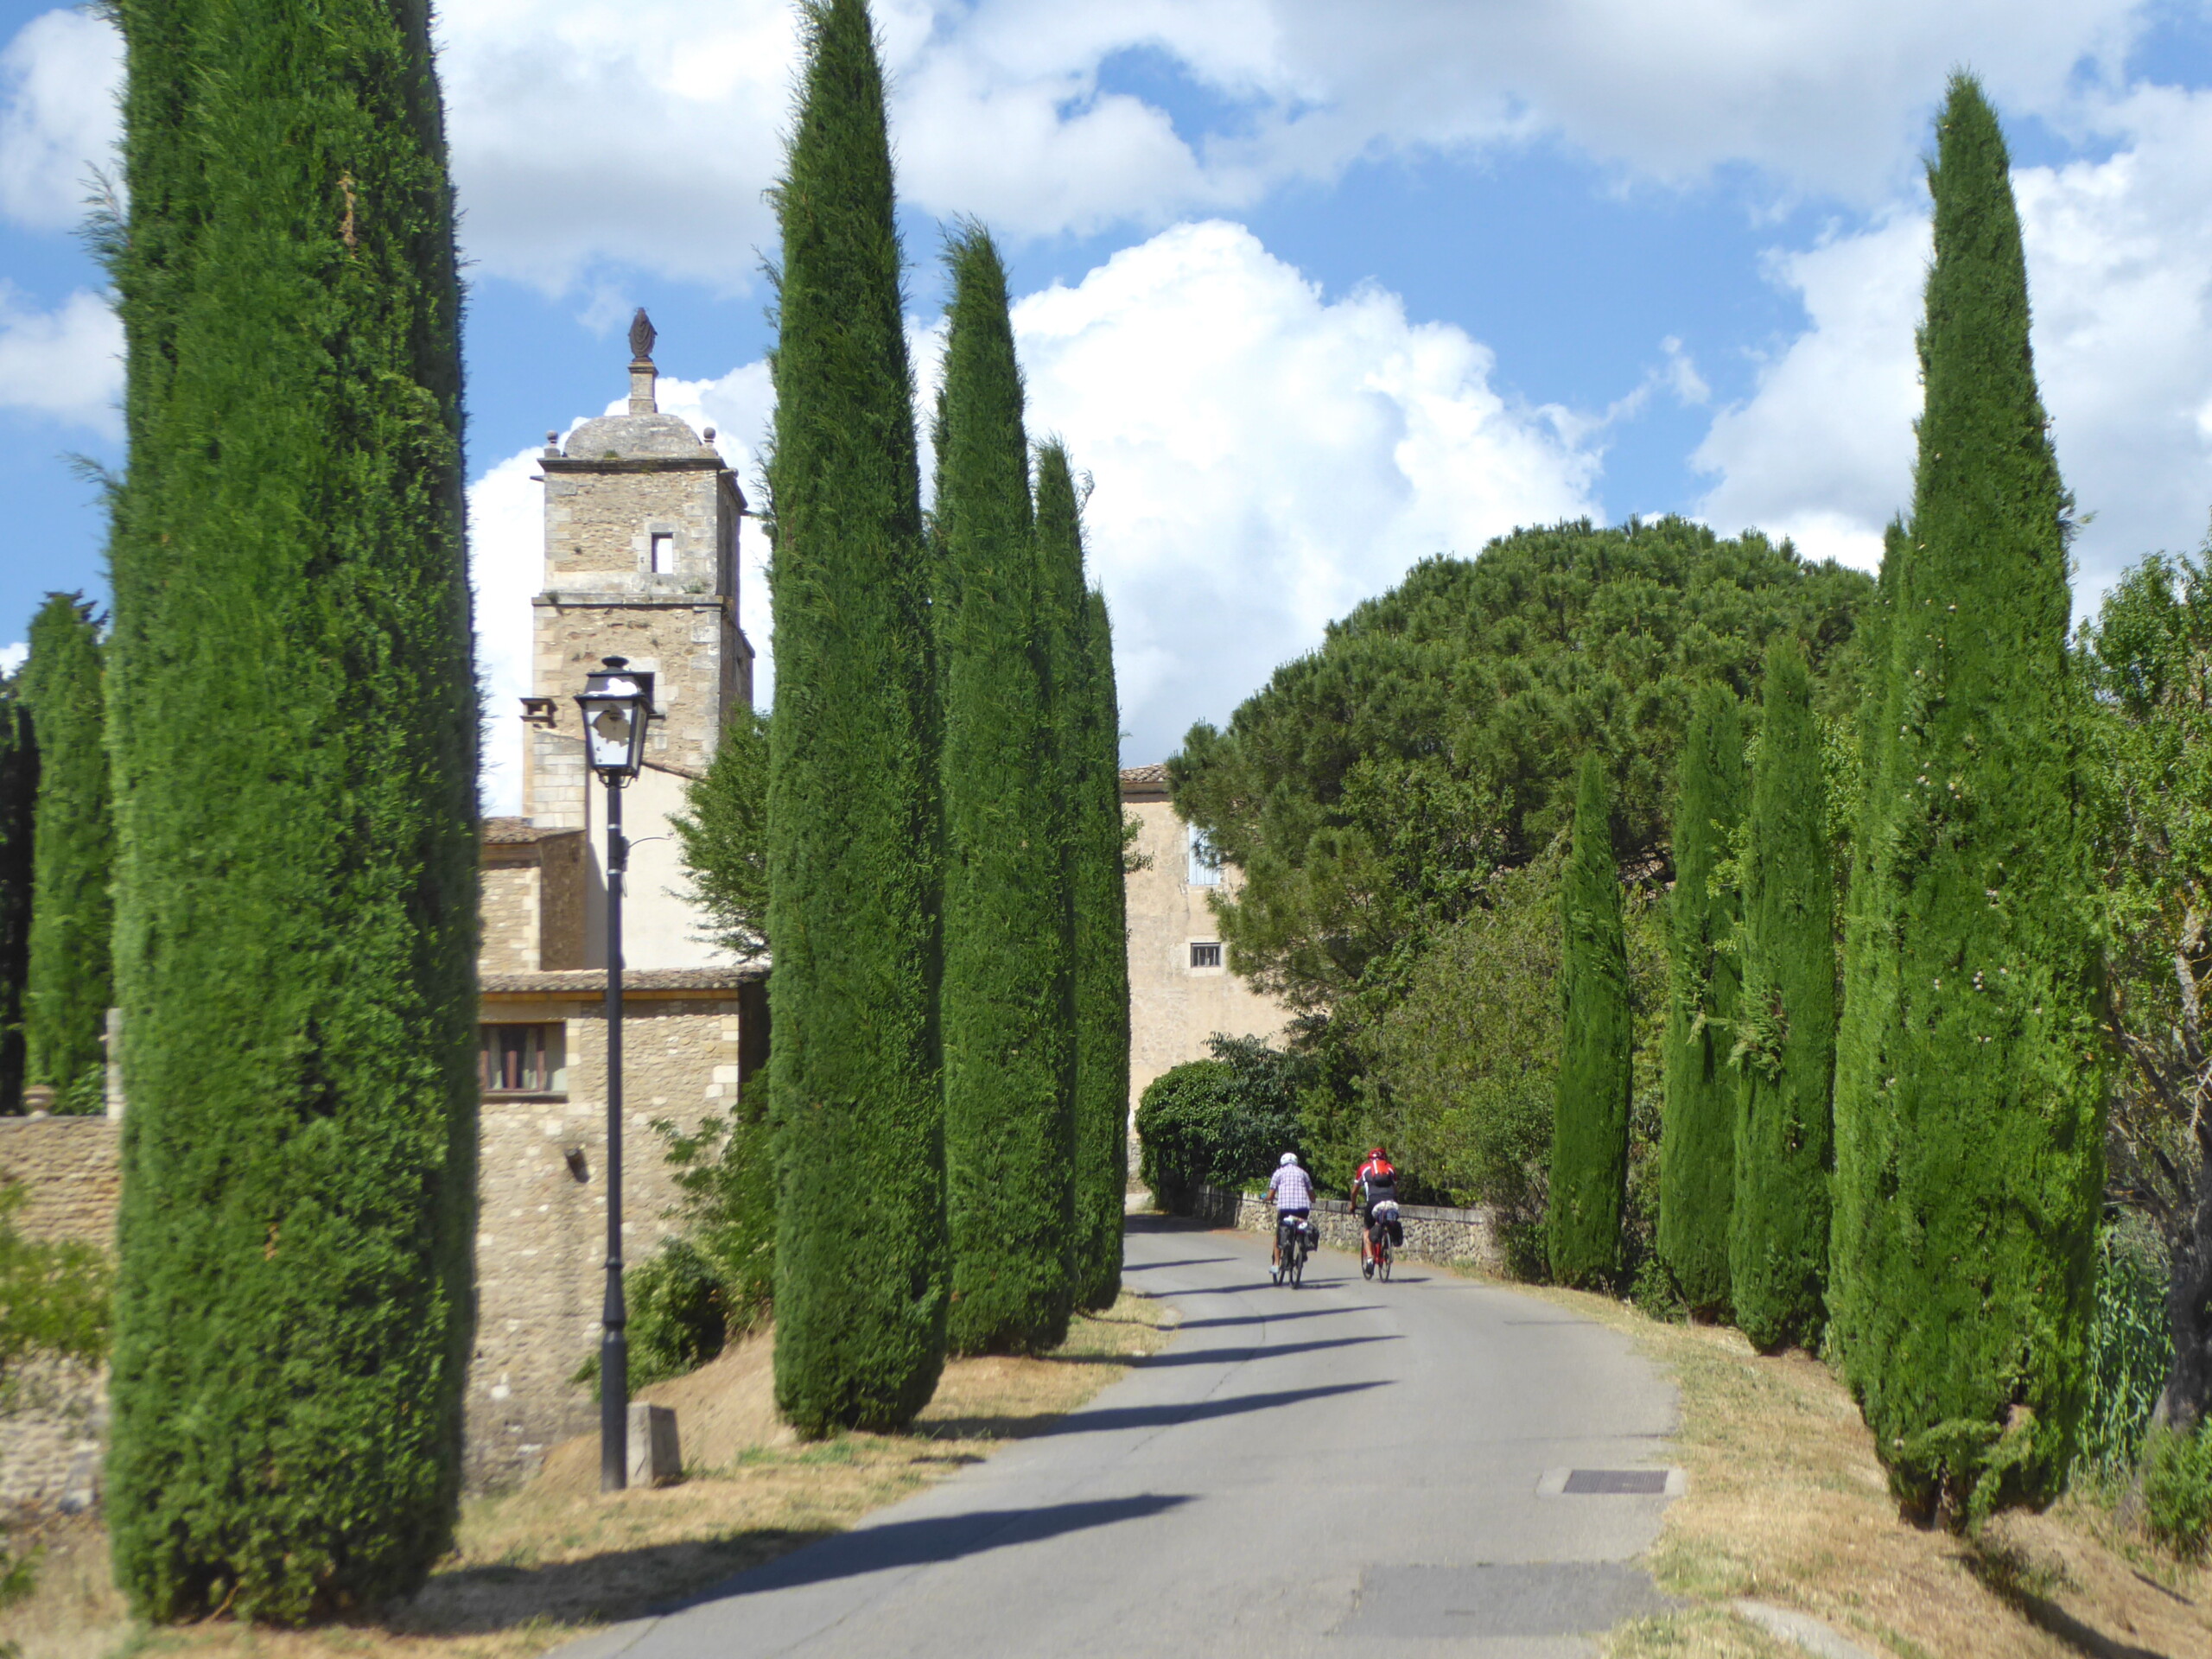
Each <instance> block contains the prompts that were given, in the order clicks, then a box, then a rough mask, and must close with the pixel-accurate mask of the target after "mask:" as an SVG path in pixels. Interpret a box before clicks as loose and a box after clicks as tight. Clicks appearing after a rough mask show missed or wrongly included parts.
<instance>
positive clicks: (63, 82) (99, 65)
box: [0, 10, 123, 230]
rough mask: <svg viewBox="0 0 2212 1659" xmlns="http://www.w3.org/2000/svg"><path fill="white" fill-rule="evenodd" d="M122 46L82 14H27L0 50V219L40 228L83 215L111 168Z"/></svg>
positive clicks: (103, 23)
mask: <svg viewBox="0 0 2212 1659" xmlns="http://www.w3.org/2000/svg"><path fill="white" fill-rule="evenodd" d="M122 79H123V42H122V41H121V40H120V39H119V38H118V36H117V35H116V32H115V29H113V27H112V26H111V25H110V24H109V23H108V22H106V21H105V19H102V18H99V17H96V16H92V14H91V13H90V12H86V11H75V10H70V11H49V12H47V13H45V14H43V15H42V16H37V17H34V18H32V19H31V20H30V22H28V23H26V24H24V25H23V27H22V29H20V30H19V31H17V33H16V38H15V39H14V40H12V41H10V42H9V43H8V46H7V48H6V50H4V51H0V214H4V215H5V216H6V217H8V218H10V219H14V220H15V221H16V222H17V223H18V224H21V225H26V226H33V227H35V228H36V229H40V230H55V229H61V228H65V227H67V226H72V225H74V224H76V223H77V222H78V220H79V219H82V218H83V217H84V213H85V201H86V196H87V195H88V194H90V193H91V189H92V175H93V172H94V169H95V168H99V169H102V170H106V169H109V168H111V163H112V156H113V150H114V146H115V131H116V110H115V99H116V90H117V88H118V86H120V85H121V83H122Z"/></svg>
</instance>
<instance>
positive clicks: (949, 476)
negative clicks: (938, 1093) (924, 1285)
mask: <svg viewBox="0 0 2212 1659" xmlns="http://www.w3.org/2000/svg"><path fill="white" fill-rule="evenodd" d="M945 264H946V267H947V269H948V270H949V271H950V274H951V277H952V299H951V302H950V307H949V312H948V315H949V317H950V332H949V334H947V336H946V340H945V347H944V382H943V387H942V390H941V391H940V392H939V395H938V418H937V511H936V535H935V538H934V540H935V551H936V575H937V593H936V600H935V604H934V612H935V616H936V620H937V629H938V634H937V650H938V673H939V675H940V676H941V683H942V701H943V709H944V715H943V718H944V738H943V743H944V748H943V760H942V762H941V765H942V779H943V781H942V785H941V787H942V790H943V792H944V1158H945V1207H946V1211H947V1214H948V1217H949V1220H950V1228H951V1238H952V1306H951V1311H950V1325H949V1341H950V1345H951V1347H952V1349H953V1350H954V1351H956V1352H960V1353H971V1354H972V1353H984V1352H1014V1353H1034V1352H1038V1351H1042V1350H1044V1349H1047V1348H1051V1347H1053V1346H1056V1345H1057V1344H1058V1343H1059V1341H1060V1340H1061V1338H1064V1337H1065V1335H1066V1334H1067V1325H1068V1311H1069V1307H1070V1304H1071V1299H1072V1294H1073V1292H1072V1287H1071V1268H1072V1265H1073V1264H1072V1262H1071V1255H1070V1251H1071V1245H1072V1243H1073V1229H1074V1221H1075V1217H1074V1203H1075V1188H1074V1184H1073V1183H1074V1157H1075V1119H1074V1116H1073V1099H1072V1094H1073V1089H1074V1083H1075V1048H1074V1007H1073V1001H1072V998H1073V994H1074V986H1073V982H1072V980H1071V966H1072V963H1071V956H1070V952H1071V926H1072V923H1073V919H1074V918H1073V914H1072V912H1071V908H1070V905H1069V893H1068V887H1067V882H1066V879H1065V875H1066V861H1065V850H1066V836H1065V829H1064V826H1063V824H1062V823H1061V818H1062V817H1063V814H1062V810H1061V791H1060V789H1059V785H1060V782H1061V779H1060V778H1059V776H1058V765H1059V746H1058V742H1057V741H1056V740H1057V737H1058V733H1057V731H1056V721H1055V719H1054V715H1055V709H1054V707H1053V700H1054V694H1055V692H1056V690H1062V689H1064V688H1059V687H1056V686H1055V685H1054V683H1053V677H1052V673H1051V672H1050V667H1051V664H1050V662H1049V658H1051V656H1052V644H1053V642H1054V641H1055V640H1056V639H1064V638H1065V635H1066V632H1067V628H1066V623H1067V621H1068V620H1071V619H1067V618H1065V617H1064V616H1063V615H1061V613H1060V612H1061V607H1060V605H1059V604H1058V594H1057V591H1056V588H1057V584H1056V583H1054V582H1052V581H1051V580H1050V579H1049V578H1048V575H1047V572H1046V569H1045V568H1044V564H1043V560H1042V558H1041V553H1042V549H1041V547H1040V544H1039V541H1038V538H1037V537H1036V535H1035V532H1034V525H1033V519H1032V516H1031V509H1030V499H1029V441H1028V438H1027V435H1025V433H1024V431H1023V429H1022V423H1021V374H1020V369H1019V367H1018V366H1017V365H1016V364H1015V362H1014V326H1013V321H1012V319H1011V318H1010V317H1009V316H1008V315H1007V290H1006V270H1005V267H1004V266H1003V265H1002V264H1001V263H1000V259H999V254H998V250H997V248H996V247H995V246H994V245H992V242H991V239H990V237H989V235H988V233H987V232H984V231H982V229H981V228H980V227H975V226H970V227H968V228H966V229H963V230H962V231H961V232H958V233H957V234H956V235H955V236H954V237H953V238H952V240H951V243H950V245H949V246H948V247H947V249H946V251H945Z"/></svg>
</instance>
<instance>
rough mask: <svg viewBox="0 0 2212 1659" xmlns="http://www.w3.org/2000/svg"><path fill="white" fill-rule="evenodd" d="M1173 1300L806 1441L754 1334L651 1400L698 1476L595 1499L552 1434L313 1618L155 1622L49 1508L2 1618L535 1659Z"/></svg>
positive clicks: (900, 1484) (1095, 1363) (1026, 1428)
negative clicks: (407, 1579) (24, 1590)
mask: <svg viewBox="0 0 2212 1659" xmlns="http://www.w3.org/2000/svg"><path fill="white" fill-rule="evenodd" d="M1168 1317H1169V1316H1168V1314H1167V1311H1166V1309H1165V1308H1164V1307H1163V1306H1161V1304H1160V1303H1158V1302H1156V1301H1154V1300H1151V1299H1149V1298H1147V1297H1144V1296H1141V1295H1139V1294H1135V1293H1133V1292H1125V1293H1124V1294H1122V1299H1121V1300H1120V1301H1118V1302H1116V1304H1115V1306H1113V1307H1112V1308H1111V1309H1109V1311H1108V1312H1107V1313H1103V1314H1101V1315H1099V1316H1097V1317H1096V1318H1079V1319H1077V1322H1076V1325H1075V1327H1074V1329H1073V1330H1072V1331H1071V1332H1070V1334H1069V1337H1068V1340H1067V1342H1066V1343H1065V1344H1063V1345H1062V1346H1061V1347H1060V1348H1059V1349H1058V1350H1057V1351H1054V1352H1053V1353H1052V1354H1049V1355H1046V1356H1044V1357H1041V1358H1036V1359H1003V1358H986V1359H964V1360H955V1361H953V1362H952V1363H950V1364H949V1365H947V1366H946V1368H945V1373H944V1380H943V1381H942V1382H941V1383H939V1384H938V1391H937V1396H936V1398H935V1399H933V1400H932V1401H931V1402H930V1405H929V1407H928V1408H927V1409H926V1410H925V1411H924V1412H923V1413H922V1414H921V1416H920V1418H919V1419H918V1421H916V1423H915V1425H914V1428H913V1431H912V1433H906V1434H849V1435H845V1436H842V1437H840V1438H838V1439H836V1440H827V1441H823V1442H821V1443H819V1444H817V1445H813V1446H803V1445H800V1444H799V1443H798V1442H797V1441H796V1440H794V1439H793V1438H792V1436H791V1433H790V1432H789V1431H788V1430H786V1429H784V1428H783V1427H781V1426H780V1425H779V1424H777V1422H776V1421H775V1413H774V1407H773V1402H772V1398H771V1395H770V1387H771V1378H770V1375H769V1366H768V1357H769V1349H768V1346H767V1344H766V1342H765V1341H755V1342H752V1343H747V1344H744V1345H742V1346H741V1347H740V1348H739V1349H737V1350H735V1351H733V1352H731V1353H729V1354H726V1355H724V1356H723V1357H722V1358H721V1359H720V1360H717V1361H716V1362H715V1363H714V1364H712V1365H710V1366H708V1367H706V1368H704V1369H703V1370H700V1371H697V1372H695V1373H694V1374H693V1375H692V1376H688V1377H682V1378H678V1379H677V1380H676V1381H675V1382H673V1383H663V1384H660V1385H658V1386H657V1387H655V1388H652V1389H645V1390H642V1391H641V1394H640V1397H641V1398H645V1399H649V1400H653V1401H656V1402H659V1403H662V1404H668V1405H673V1406H675V1407H676V1408H677V1427H678V1428H679V1429H680V1430H681V1431H682V1433H683V1455H684V1466H685V1475H686V1478H685V1479H684V1481H683V1483H682V1484H679V1485H676V1486H669V1487H664V1488H661V1489H659V1490H658V1491H652V1490H647V1491H630V1492H624V1493H621V1494H619V1495H617V1496H614V1497H602V1496H601V1495H600V1493H599V1491H597V1486H598V1469H599V1460H598V1459H599V1449H598V1445H597V1442H596V1441H595V1440H592V1439H589V1438H585V1439H581V1440H571V1441H569V1442H566V1443H564V1444H563V1445H562V1446H557V1447H556V1448H555V1449H554V1451H553V1452H551V1453H550V1454H549V1456H548V1457H547V1459H546V1465H545V1468H544V1470H543V1471H542V1472H541V1473H540V1475H539V1476H538V1478H537V1479H535V1480H533V1481H531V1483H530V1484H528V1485H526V1486H524V1487H522V1488H521V1489H519V1490H518V1491H514V1492H512V1493H508V1494H506V1495H505V1496H501V1497H484V1498H472V1499H470V1500H468V1502H467V1503H466V1504H465V1505H464V1507H463V1510H462V1513H461V1542H460V1547H459V1548H458V1549H457V1550H456V1551H455V1552H454V1555H453V1556H452V1558H451V1559H449V1560H447V1561H445V1562H444V1563H443V1564H442V1565H441V1566H440V1567H439V1568H438V1570H437V1572H436V1573H435V1575H434V1576H433V1577H432V1579H431V1580H430V1583H429V1586H428V1587H427V1588H425V1589H424V1590H423V1592H421V1593H420V1594H419V1595H417V1596H416V1597H414V1598H412V1599H410V1600H409V1601H407V1602H404V1603H400V1604H396V1605H390V1606H386V1607H384V1608H381V1609H379V1610H378V1611H377V1612H376V1613H375V1614H374V1615H373V1616H369V1617H364V1618H357V1619H349V1620H347V1621H346V1622H344V1623H341V1624H328V1625H324V1626H320V1627H318V1628H315V1629H314V1630H300V1631H283V1630H255V1629H252V1628H251V1627H248V1626H243V1625H239V1624H233V1623H231V1622H228V1621H222V1622H216V1623H210V1624H198V1625H189V1626H184V1627H181V1628H174V1629H168V1630H156V1631H150V1632H149V1631H146V1630H141V1629H138V1628H137V1627H135V1626H134V1625H133V1624H131V1622H130V1618H128V1616H127V1615H126V1613H125V1611H124V1607H123V1604H122V1601H121V1599H120V1598H119V1597H118V1595H117V1594H116V1592H115V1590H114V1588H113V1587H112V1586H111V1585H110V1583H109V1581H108V1557H107V1536H106V1534H105V1531H104V1530H102V1529H101V1528H100V1527H99V1525H98V1523H97V1522H92V1521H90V1520H86V1519H79V1520H76V1521H66V1522H57V1523H55V1524H54V1526H53V1527H51V1528H49V1529H48V1530H47V1532H46V1533H45V1534H44V1535H43V1536H42V1537H41V1539H40V1540H39V1541H40V1542H41V1543H42V1544H43V1545H44V1547H45V1549H46V1556H45V1559H44V1561H43V1562H42V1564H41V1572H40V1575H39V1587H38V1590H37V1592H36V1593H35V1595H34V1596H33V1598H32V1599H31V1600H30V1601H29V1602H27V1603H25V1604H24V1605H22V1606H19V1607H16V1608H14V1609H11V1610H10V1611H8V1612H6V1613H4V1614H0V1643H5V1642H6V1641H8V1640H10V1639H13V1640H15V1641H17V1642H19V1643H22V1647H23V1652H24V1659H110V1656H114V1655H116V1654H118V1652H122V1651H129V1652H130V1653H131V1654H133V1655H137V1656H148V1655H155V1654H162V1655H167V1654H176V1655H183V1656H191V1659H247V1656H251V1659H526V1656H531V1655H535V1654H539V1653H543V1652H544V1651H545V1650H546V1649H550V1648H552V1647H554V1646H556V1645H557V1644H558V1643H562V1642H563V1641H565V1640H567V1639H569V1637H572V1636H575V1634H577V1633H578V1631H579V1630H582V1629H584V1628H587V1627H588V1626H590V1625H593V1624H601V1623H605V1622H607V1621H609V1620H613V1619H619V1618H627V1617H630V1616H631V1615H632V1614H634V1613H637V1612H639V1611H642V1610H644V1609H645V1608H646V1607H649V1606H651V1605H654V1604H655V1603H657V1602H659V1601H663V1600H665V1599H669V1598H671V1597H675V1596H680V1595H682V1594H683V1593H684V1592H688V1591H690V1590H695V1589H698V1588H700V1587H702V1586H705V1585H709V1584H711V1583H713V1582H715V1580H719V1579H722V1578H726V1577H728V1575H729V1574H730V1573H735V1572H740V1571H742V1570H743V1569H744V1568H747V1567H754V1566H758V1565H759V1564H760V1563H761V1562H763V1561H766V1560H772V1559H773V1558H774V1557H776V1556H778V1555H781V1554H785V1553H786V1552H788V1551H790V1550H792V1549H796V1548H798V1547H800V1546H801V1545H803V1544H806V1543H810V1542H811V1541H814V1540H815V1539H817V1538H821V1537H824V1536H826V1535H829V1534H830V1533H833V1532H838V1531H842V1530H843V1529H845V1528H847V1527H849V1526H851V1525H852V1524H853V1522H855V1521H856V1520H858V1519H859V1518H860V1517H861V1516H863V1515H865V1514H867V1513H868V1511H869V1510H873V1509H876V1508H878V1507H880V1506H881V1505H882V1504H885V1503H891V1502H893V1501H894V1500H896V1499H898V1498H900V1497H905V1496H906V1494H907V1493H909V1492H912V1491H915V1490H916V1489H918V1488H919V1487H922V1486H925V1485H927V1484H930V1483H931V1482H932V1481H935V1480H938V1479H942V1478H944V1476H946V1475H948V1474H950V1473H951V1472H953V1471H956V1470H957V1469H960V1468H963V1467H964V1466H965V1465H969V1464H971V1463H976V1462H979V1461H981V1460H982V1459H984V1458H986V1457H988V1456H989V1455H990V1453H991V1452H993V1451H994V1450H995V1449H997V1448H998V1447H999V1446H1002V1445H1004V1444H1005V1443H1007V1441H1009V1440H1016V1439H1019V1438H1020V1437H1022V1436H1024V1435H1027V1434H1032V1433H1036V1432H1037V1431H1038V1430H1039V1429H1040V1428H1043V1427H1045V1426H1046V1425H1047V1424H1048V1423H1050V1422H1051V1421H1052V1420H1053V1419H1054V1418H1055V1417H1058V1415H1060V1414H1062V1413H1065V1412H1067V1411H1070V1410H1072V1409H1073V1408H1075V1407H1077V1406H1079V1405H1081V1404H1082V1403H1083V1402H1084V1401H1086V1400H1088V1399H1090V1396H1091V1395H1094V1394H1096V1392H1097V1391H1098V1390H1099V1389H1102V1388H1103V1387H1104V1386H1105V1385H1106V1384H1107V1383H1110V1382H1112V1381H1113V1380H1114V1379H1115V1378H1116V1377H1118V1376H1121V1375H1122V1372H1123V1371H1124V1370H1126V1369H1127V1362H1128V1360H1129V1359H1131V1358H1133V1357H1137V1356H1141V1355H1144V1354H1148V1353H1154V1352H1156V1351H1158V1350H1159V1349H1160V1348H1161V1347H1162V1346H1164V1345H1165V1344H1166V1337H1167V1332H1166V1328H1165V1327H1166V1321H1167V1319H1168Z"/></svg>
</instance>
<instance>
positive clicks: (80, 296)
mask: <svg viewBox="0 0 2212 1659" xmlns="http://www.w3.org/2000/svg"><path fill="white" fill-rule="evenodd" d="M122 394H123V325H122V323H121V322H120V321H118V319H117V317H116V315H115V312H114V310H113V308H111V307H110V305H109V304H108V302H107V301H106V300H105V298H103V297H102V296H99V295H97V294H88V293H86V292H85V291H84V290H82V289H79V290H78V291H77V292H76V293H74V294H72V295H71V296H69V297H68V298H67V300H64V301H63V302H61V305H60V308H59V309H57V310H53V311H41V310H38V309H36V308H32V307H28V306H26V305H24V304H23V303H22V299H21V296H18V295H17V294H16V291H15V289H12V288H10V287H9V286H8V285H7V284H6V283H4V282H0V409H16V410H27V411H29V412H30V413H32V414H35V415H42V416H48V417H49V418H51V419H53V420H55V421H57V422H60V423H66V424H67V425H71V426H79V427H86V428H90V429H92V430H93V431H95V432H98V433H99V434H100V435H102V436H103V437H117V436H119V435H121V434H122V431H123V416H122V415H121V414H120V413H119V412H118V408H117V400H118V398H119V397H121V396H122Z"/></svg>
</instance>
